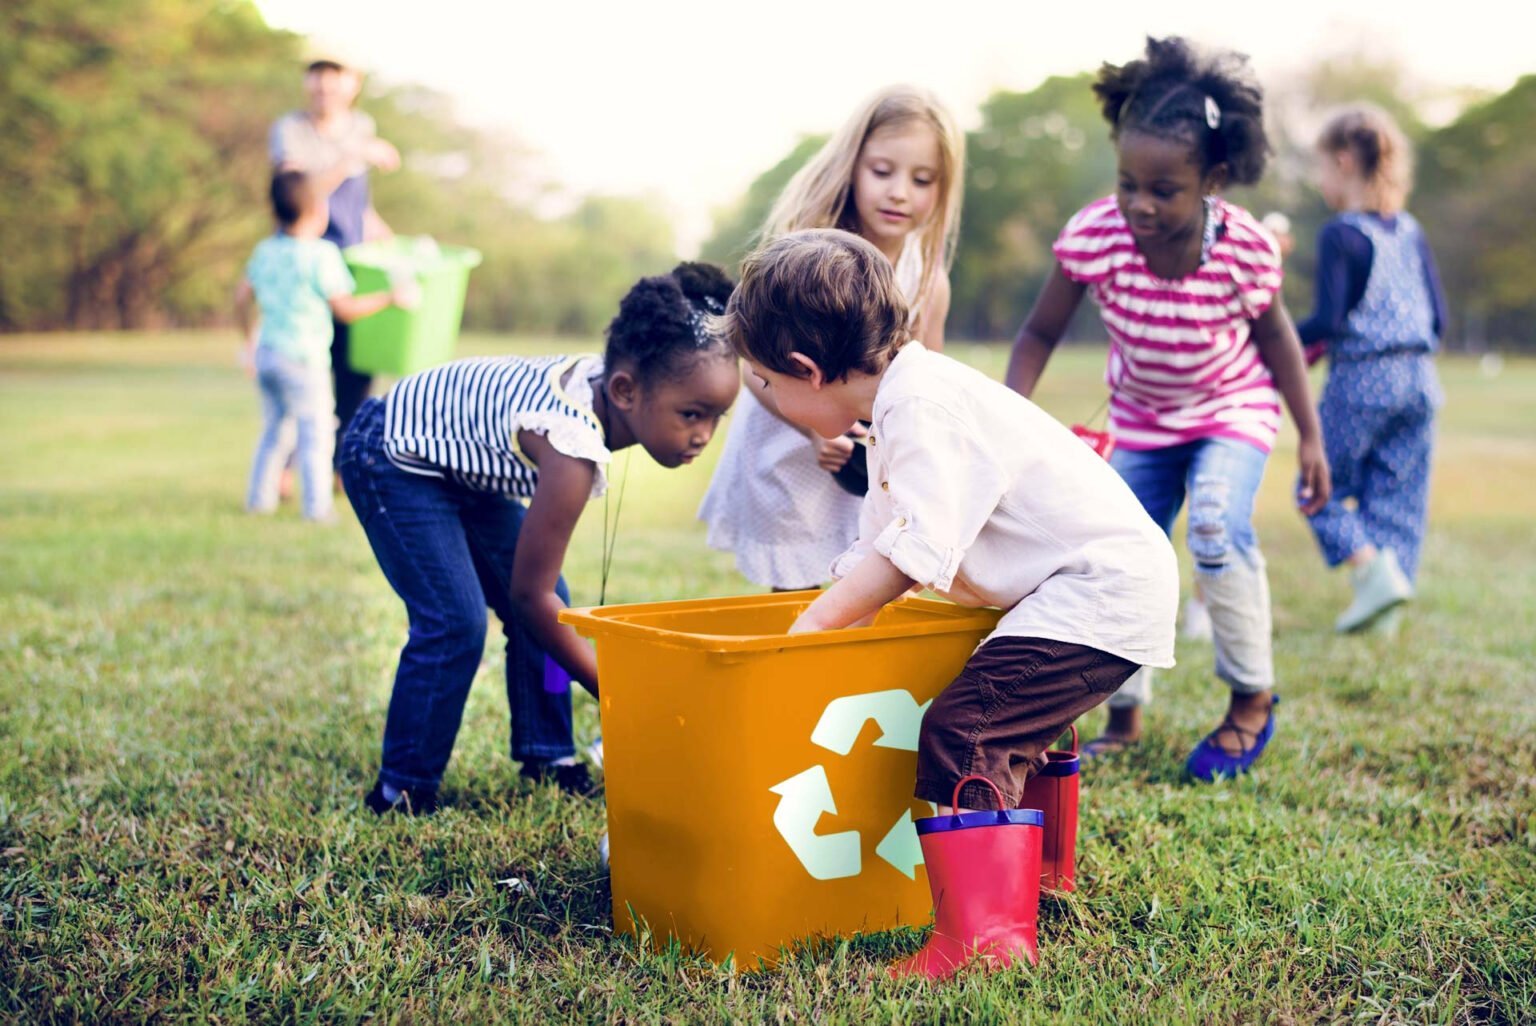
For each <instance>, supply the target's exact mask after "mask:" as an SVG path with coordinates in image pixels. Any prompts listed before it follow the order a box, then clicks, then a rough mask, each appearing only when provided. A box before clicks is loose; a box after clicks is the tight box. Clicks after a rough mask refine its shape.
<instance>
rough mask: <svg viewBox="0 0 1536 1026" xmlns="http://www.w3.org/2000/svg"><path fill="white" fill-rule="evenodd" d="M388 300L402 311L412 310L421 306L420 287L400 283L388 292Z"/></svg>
mask: <svg viewBox="0 0 1536 1026" xmlns="http://www.w3.org/2000/svg"><path fill="white" fill-rule="evenodd" d="M389 300H390V302H391V303H394V304H395V305H396V306H398V307H399V308H400V309H402V310H414V309H416V307H418V306H420V305H421V286H419V285H417V284H416V283H415V282H414V281H413V282H409V283H407V282H401V283H400V284H398V285H396V286H395V287H394V288H392V289H390V290H389Z"/></svg>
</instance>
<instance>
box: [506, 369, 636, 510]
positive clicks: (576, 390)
mask: <svg viewBox="0 0 1536 1026" xmlns="http://www.w3.org/2000/svg"><path fill="white" fill-rule="evenodd" d="M602 373H603V361H602V360H601V359H599V358H597V357H586V358H584V359H582V360H580V361H578V362H577V363H576V365H575V367H574V368H573V369H572V370H571V372H570V376H569V378H568V379H567V383H566V386H565V388H564V389H562V391H563V392H564V394H565V398H566V400H567V401H568V402H570V404H571V405H572V406H574V407H576V408H577V409H578V410H581V411H583V412H585V413H586V416H585V417H573V416H571V415H570V414H567V413H562V412H560V411H558V410H530V411H529V412H527V413H522V414H519V415H518V417H517V425H516V428H515V429H514V430H518V431H532V432H533V433H534V434H536V435H543V436H544V437H545V438H547V439H549V444H550V445H552V446H554V447H555V449H556V451H558V452H562V453H564V454H565V455H567V456H574V457H575V458H576V459H580V460H591V461H592V463H593V464H594V465H595V466H596V468H597V472H596V473H595V474H593V476H592V496H591V497H592V498H594V499H597V498H601V497H602V496H603V494H604V493H605V492H607V491H608V464H609V463H610V462H612V460H613V453H612V452H610V451H609V449H608V444H607V441H606V439H604V438H603V430H602V427H601V425H599V424H598V422H597V417H596V416H595V415H594V414H593V413H592V399H593V396H592V383H591V379H592V378H593V377H600V376H601V375H602Z"/></svg>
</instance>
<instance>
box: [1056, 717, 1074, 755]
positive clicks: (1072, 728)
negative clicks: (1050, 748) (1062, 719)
mask: <svg viewBox="0 0 1536 1026" xmlns="http://www.w3.org/2000/svg"><path fill="white" fill-rule="evenodd" d="M1067 729H1068V730H1070V731H1071V732H1072V747H1071V748H1069V749H1067V751H1069V752H1071V753H1072V754H1073V755H1076V754H1077V724H1075V723H1073V724H1071V725H1069V726H1068V727H1067ZM1056 740H1057V741H1060V740H1061V735H1060V734H1058V735H1056ZM1057 751H1060V749H1057Z"/></svg>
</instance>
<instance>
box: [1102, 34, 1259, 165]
mask: <svg viewBox="0 0 1536 1026" xmlns="http://www.w3.org/2000/svg"><path fill="white" fill-rule="evenodd" d="M1093 91H1094V94H1095V95H1097V96H1098V98H1099V104H1100V107H1101V108H1102V109H1103V111H1104V119H1105V120H1106V121H1108V122H1109V124H1110V137H1111V138H1114V139H1118V138H1120V136H1121V135H1122V134H1124V133H1126V132H1143V133H1146V134H1148V135H1153V136H1157V137H1159V138H1163V139H1175V140H1178V141H1180V142H1183V143H1187V144H1188V145H1189V146H1191V147H1192V148H1193V149H1194V152H1195V156H1196V158H1197V160H1198V163H1199V165H1200V170H1201V173H1202V174H1203V173H1206V172H1208V171H1210V169H1211V168H1213V167H1215V166H1216V165H1217V164H1226V165H1227V177H1228V179H1229V180H1230V181H1231V182H1233V183H1234V184H1237V185H1252V184H1253V183H1255V182H1257V181H1258V180H1259V179H1260V178H1262V177H1263V176H1264V165H1265V162H1266V161H1267V160H1268V157H1269V152H1270V146H1269V138H1268V136H1266V135H1265V132H1264V90H1263V89H1262V88H1261V87H1260V86H1259V83H1258V80H1257V79H1256V78H1255V77H1254V75H1253V72H1252V69H1251V68H1250V67H1249V66H1248V58H1247V57H1246V56H1245V55H1243V54H1239V53H1232V52H1230V51H1220V52H1213V53H1202V52H1201V51H1199V50H1197V49H1196V48H1195V47H1194V46H1193V45H1192V44H1191V43H1190V42H1189V41H1188V40H1186V39H1182V38H1180V37H1178V36H1170V37H1168V38H1167V39H1153V38H1151V37H1148V39H1147V51H1146V56H1145V57H1143V58H1140V59H1137V60H1134V61H1131V62H1129V63H1127V64H1121V65H1114V64H1105V65H1104V66H1103V67H1101V68H1100V69H1099V78H1098V81H1097V82H1095V83H1094V86H1093ZM1213 120H1214V121H1215V122H1216V125H1215V127H1212V126H1211V122H1212V121H1213Z"/></svg>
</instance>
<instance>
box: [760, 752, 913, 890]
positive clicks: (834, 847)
mask: <svg viewBox="0 0 1536 1026" xmlns="http://www.w3.org/2000/svg"><path fill="white" fill-rule="evenodd" d="M768 790H770V791H772V792H773V793H774V794H776V795H779V796H780V798H779V806H778V808H776V809H774V810H773V825H774V827H775V828H776V829H777V830H778V831H779V835H780V836H781V837H783V838H784V840H785V842H786V843H787V844H788V845H789V849H790V851H792V852H794V853H795V858H797V859H799V860H800V864H801V865H802V866H804V867H805V871H806V872H807V873H809V874H811V876H813V877H815V878H816V879H817V880H839V879H841V878H843V877H845V876H858V875H859V870H860V869H861V868H862V862H861V860H860V857H859V832H858V831H857V830H846V831H844V832H843V833H840V834H817V833H816V821H817V820H819V819H821V815H822V813H824V812H830V813H834V814H835V813H836V812H837V803H836V802H834V801H833V800H832V785H831V784H830V783H828V782H827V771H826V770H825V769H824V768H822V767H821V766H819V765H817V766H812V767H811V768H810V769H808V770H806V771H805V772H803V773H796V774H795V775H794V776H792V777H790V778H789V779H788V780H785V781H782V782H780V783H778V784H775V785H773V786H772V787H770V788H769V789H768ZM908 818H909V819H910V817H908ZM916 836H917V834H916V832H915V831H914V833H913V838H914V839H915V838H916ZM909 875H910V874H909Z"/></svg>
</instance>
